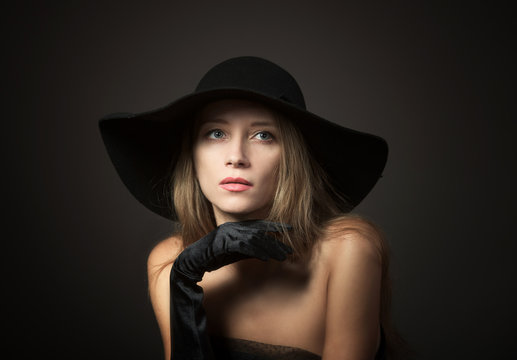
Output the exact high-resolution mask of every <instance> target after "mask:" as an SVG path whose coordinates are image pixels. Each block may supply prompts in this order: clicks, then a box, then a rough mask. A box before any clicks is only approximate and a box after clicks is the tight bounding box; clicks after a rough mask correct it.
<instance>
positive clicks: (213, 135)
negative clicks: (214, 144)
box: [207, 129, 224, 139]
mask: <svg viewBox="0 0 517 360" xmlns="http://www.w3.org/2000/svg"><path fill="white" fill-rule="evenodd" d="M207 135H208V137H209V138H210V139H222V138H223V137H224V132H223V131H222V130H219V129H215V130H210V131H209V132H208V134H207Z"/></svg>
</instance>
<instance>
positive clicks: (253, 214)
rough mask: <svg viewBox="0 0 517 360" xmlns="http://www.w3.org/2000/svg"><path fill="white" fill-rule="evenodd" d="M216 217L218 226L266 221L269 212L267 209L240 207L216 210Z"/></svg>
mask: <svg viewBox="0 0 517 360" xmlns="http://www.w3.org/2000/svg"><path fill="white" fill-rule="evenodd" d="M214 215H215V218H216V220H217V223H218V225H219V224H222V223H225V222H230V221H231V222H235V221H245V220H254V219H265V218H266V217H267V215H268V211H267V210H265V209H260V208H259V209H257V208H249V207H239V208H222V209H221V208H215V207H214Z"/></svg>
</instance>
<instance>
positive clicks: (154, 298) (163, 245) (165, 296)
mask: <svg viewBox="0 0 517 360" xmlns="http://www.w3.org/2000/svg"><path fill="white" fill-rule="evenodd" d="M181 248H182V244H181V240H180V239H179V238H178V237H174V236H173V237H170V238H168V239H165V240H163V241H161V242H160V243H159V244H158V245H156V246H155V247H154V248H153V250H152V251H151V253H150V254H149V257H148V259H147V276H148V280H149V295H150V298H151V304H152V306H153V310H154V314H155V316H156V321H157V322H158V326H159V328H160V333H161V335H162V340H163V346H164V351H165V359H169V358H170V351H171V342H170V339H171V333H170V285H169V276H170V272H171V268H172V264H173V262H174V260H175V259H176V257H177V256H178V254H179V253H180V252H181Z"/></svg>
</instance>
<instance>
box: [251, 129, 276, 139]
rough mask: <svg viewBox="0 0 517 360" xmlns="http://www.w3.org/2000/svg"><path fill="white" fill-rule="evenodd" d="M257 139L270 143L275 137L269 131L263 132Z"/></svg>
mask: <svg viewBox="0 0 517 360" xmlns="http://www.w3.org/2000/svg"><path fill="white" fill-rule="evenodd" d="M255 137H256V138H257V139H259V140H262V141H269V140H272V139H273V136H272V135H271V134H270V133H268V132H267V131H261V132H259V133H258V134H257V135H255Z"/></svg>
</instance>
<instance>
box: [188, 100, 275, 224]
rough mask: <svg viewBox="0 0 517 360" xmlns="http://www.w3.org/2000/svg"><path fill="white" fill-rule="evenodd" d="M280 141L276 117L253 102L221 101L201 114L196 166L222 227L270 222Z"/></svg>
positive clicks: (195, 157)
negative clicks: (261, 219) (228, 224)
mask: <svg viewBox="0 0 517 360" xmlns="http://www.w3.org/2000/svg"><path fill="white" fill-rule="evenodd" d="M278 135H279V134H278V128H277V126H276V122H275V120H274V117H273V114H272V113H271V112H270V111H269V110H268V109H267V108H265V107H263V106H262V105H260V104H257V103H254V102H250V101H244V100H221V101H217V102H214V103H211V104H209V105H207V106H206V107H205V108H204V109H203V110H202V112H201V114H200V126H199V131H198V132H197V134H196V138H195V142H194V166H195V170H196V176H197V179H198V181H199V185H200V186H201V190H202V191H203V194H204V195H205V196H206V198H207V199H208V200H209V201H210V202H211V203H212V206H213V209H214V214H215V219H216V222H217V224H218V225H220V224H222V223H224V222H227V221H241V220H247V219H260V218H265V217H266V216H267V214H268V211H269V207H270V205H271V201H272V199H273V196H274V193H275V191H276V183H277V177H276V169H277V167H278V164H279V162H280V155H281V147H280V143H279V139H278Z"/></svg>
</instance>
